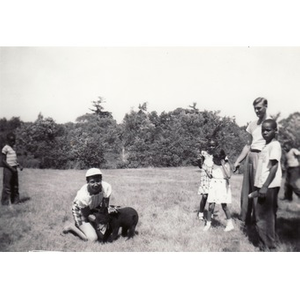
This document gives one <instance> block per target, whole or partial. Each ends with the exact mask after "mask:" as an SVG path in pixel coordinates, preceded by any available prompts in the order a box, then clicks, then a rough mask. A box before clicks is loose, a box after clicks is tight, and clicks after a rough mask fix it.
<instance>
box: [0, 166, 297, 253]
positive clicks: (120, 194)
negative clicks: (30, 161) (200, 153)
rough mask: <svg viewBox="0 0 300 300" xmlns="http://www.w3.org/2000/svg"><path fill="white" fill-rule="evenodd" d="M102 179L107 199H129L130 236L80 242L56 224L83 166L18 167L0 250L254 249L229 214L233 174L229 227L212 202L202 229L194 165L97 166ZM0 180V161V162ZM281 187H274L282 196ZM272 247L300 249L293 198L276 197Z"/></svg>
mask: <svg viewBox="0 0 300 300" xmlns="http://www.w3.org/2000/svg"><path fill="white" fill-rule="evenodd" d="M103 173H104V180H105V181H107V182H109V183H110V184H111V185H112V188H113V194H112V197H111V201H110V203H111V204H114V205H120V206H132V207H134V208H135V209H136V210H137V211H138V213H139V217H140V220H139V223H138V225H137V230H138V232H139V234H138V235H137V236H135V238H134V239H132V240H128V241H126V240H125V239H124V238H122V237H120V238H119V239H118V240H117V241H115V242H114V243H110V244H104V245H102V244H100V243H87V242H83V241H81V240H80V239H79V238H77V237H75V236H74V235H72V234H67V235H62V234H61V232H62V229H63V227H64V225H65V224H66V223H68V222H73V220H72V215H71V203H72V200H73V199H74V196H75V194H76V192H77V190H78V189H79V188H80V187H81V186H82V185H83V184H84V183H85V178H84V176H85V171H79V170H39V169H25V170H23V171H22V172H19V177H20V195H21V199H23V200H24V202H23V203H21V204H18V205H14V206H9V207H6V206H1V209H0V251H1V252H28V251H64V252H98V251H101V252H223V251H230V252H256V251H259V249H258V248H257V247H256V246H254V245H253V242H252V236H251V235H250V240H249V237H248V236H247V235H245V234H244V232H243V231H242V228H241V224H240V221H239V220H238V218H237V216H238V213H239V195H240V189H241V181H242V176H241V175H234V176H233V177H232V179H231V186H232V195H233V203H232V204H231V205H230V209H231V213H232V215H233V218H234V224H235V230H233V231H231V232H223V229H224V226H225V224H226V221H225V216H224V213H223V211H222V209H221V207H220V206H216V211H217V216H216V218H215V220H214V221H213V228H212V229H211V230H210V231H208V232H203V231H202V228H203V226H204V223H203V222H201V221H199V220H197V219H196V211H197V209H198V206H199V200H200V198H199V196H198V195H197V189H198V180H199V176H200V175H199V169H197V168H194V167H187V168H163V169H129V170H103ZM0 180H1V182H2V169H1V170H0ZM282 193H283V189H281V190H280V196H282ZM278 235H279V241H280V243H279V246H278V250H277V251H279V252H291V251H292V252H296V251H300V203H299V200H297V199H294V201H293V202H292V203H285V202H280V201H279V211H278Z"/></svg>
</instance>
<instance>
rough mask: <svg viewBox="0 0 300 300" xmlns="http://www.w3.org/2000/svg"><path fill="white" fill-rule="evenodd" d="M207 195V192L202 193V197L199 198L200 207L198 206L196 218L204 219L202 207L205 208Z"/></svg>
mask: <svg viewBox="0 0 300 300" xmlns="http://www.w3.org/2000/svg"><path fill="white" fill-rule="evenodd" d="M207 196H208V194H202V198H201V201H200V208H199V212H198V218H199V219H200V220H204V215H203V212H204V208H205V205H206V201H207Z"/></svg>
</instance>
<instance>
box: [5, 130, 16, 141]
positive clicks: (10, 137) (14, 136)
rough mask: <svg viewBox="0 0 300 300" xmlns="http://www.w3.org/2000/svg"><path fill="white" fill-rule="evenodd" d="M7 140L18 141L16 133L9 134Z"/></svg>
mask: <svg viewBox="0 0 300 300" xmlns="http://www.w3.org/2000/svg"><path fill="white" fill-rule="evenodd" d="M6 138H7V140H8V141H9V140H12V139H14V140H15V139H16V135H15V134H14V133H12V132H9V133H8V134H7V135H6Z"/></svg>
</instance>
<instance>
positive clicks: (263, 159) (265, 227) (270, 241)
mask: <svg viewBox="0 0 300 300" xmlns="http://www.w3.org/2000/svg"><path fill="white" fill-rule="evenodd" d="M276 132H277V123H276V122H275V121H274V120H272V119H268V120H265V121H264V122H263V123H262V136H263V138H264V139H265V141H266V145H265V147H264V148H263V149H262V151H261V153H260V155H259V158H258V165H257V171H256V175H255V181H254V187H255V189H256V192H257V193H258V197H257V198H255V199H254V209H255V216H256V230H257V233H258V235H259V238H260V241H261V243H262V245H261V247H260V248H261V250H272V249H275V248H276V245H275V242H276V232H275V226H276V213H277V207H278V206H277V201H278V192H279V189H280V185H281V176H282V171H281V164H280V159H281V146H280V143H279V142H278V141H277V140H276V138H275V136H276Z"/></svg>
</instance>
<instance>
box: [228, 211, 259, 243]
mask: <svg viewBox="0 0 300 300" xmlns="http://www.w3.org/2000/svg"><path fill="white" fill-rule="evenodd" d="M231 216H232V218H233V219H236V220H239V222H240V223H239V225H240V230H241V231H242V232H243V233H244V234H245V235H246V236H247V238H248V240H249V242H250V243H251V244H253V246H254V247H259V244H260V242H259V237H258V234H257V231H256V229H255V223H254V222H253V223H252V224H250V225H244V222H242V220H241V217H240V215H239V214H238V213H236V212H234V213H232V214H231Z"/></svg>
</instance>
